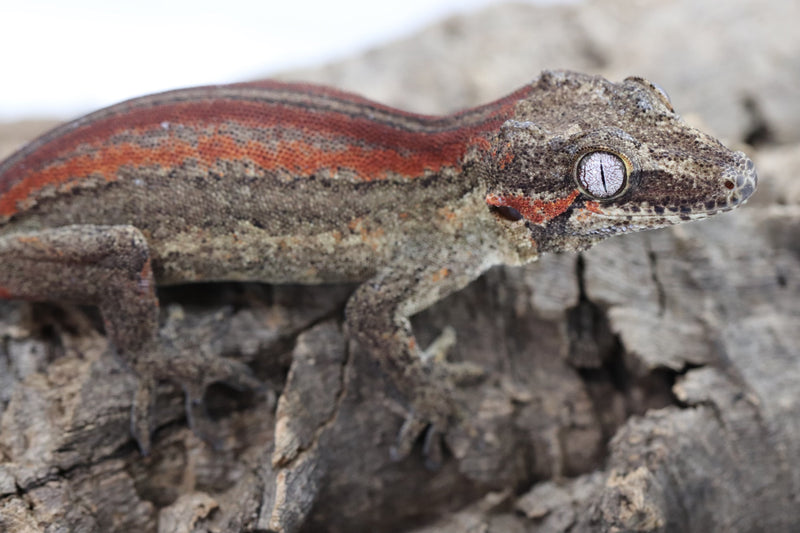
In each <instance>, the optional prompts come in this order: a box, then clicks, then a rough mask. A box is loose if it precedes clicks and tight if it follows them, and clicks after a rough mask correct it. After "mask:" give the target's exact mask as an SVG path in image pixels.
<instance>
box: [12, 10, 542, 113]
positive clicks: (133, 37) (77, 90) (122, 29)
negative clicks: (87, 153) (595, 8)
mask: <svg viewBox="0 0 800 533" xmlns="http://www.w3.org/2000/svg"><path fill="white" fill-rule="evenodd" d="M491 1H492V0H403V1H402V2H394V1H385V0H326V1H319V0H317V1H300V0H294V1H293V0H279V1H275V0H261V1H258V0H175V1H170V0H136V1H132V2H121V1H120V2H110V1H108V0H66V1H65V0H0V65H2V67H1V70H0V72H2V77H1V78H0V120H2V121H8V120H16V119H21V118H31V117H51V118H59V119H66V118H70V117H74V116H76V115H79V114H82V113H85V112H87V111H90V110H92V109H96V108H98V107H102V106H105V105H108V104H111V103H114V102H117V101H120V100H123V99H126V98H130V97H133V96H139V95H142V94H146V93H151V92H155V91H160V90H165V89H170V88H175V87H183V86H189V85H200V84H207V83H226V82H230V81H241V80H245V79H253V78H256V77H263V76H267V75H269V73H271V72H275V71H278V70H281V69H287V68H293V67H299V66H308V65H313V64H317V63H321V62H324V61H328V60H331V59H336V58H339V57H344V56H347V55H349V54H353V53H355V52H357V51H359V50H362V49H365V48H369V47H371V46H375V45H377V44H379V43H382V42H385V41H388V40H391V39H396V38H399V37H403V36H407V35H409V34H411V33H413V32H414V31H417V30H419V29H420V28H422V27H424V26H425V25H427V24H430V23H432V22H434V21H436V20H438V19H440V18H442V17H444V16H447V15H452V14H454V13H458V12H466V11H471V10H476V9H479V8H480V7H482V6H485V5H486V4H489V3H491ZM529 1H530V0H529ZM539 2H540V3H542V2H541V0H539Z"/></svg>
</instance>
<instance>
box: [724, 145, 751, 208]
mask: <svg viewBox="0 0 800 533" xmlns="http://www.w3.org/2000/svg"><path fill="white" fill-rule="evenodd" d="M723 178H724V179H723V182H722V183H723V186H724V187H725V188H726V189H727V190H728V193H727V197H728V204H729V205H730V206H731V207H734V206H737V205H741V204H743V203H744V202H746V201H747V199H748V198H750V196H752V194H753V193H754V192H755V190H756V186H757V184H758V174H757V173H756V167H755V165H754V164H753V161H752V160H751V159H750V158H749V157H747V156H746V155H745V154H744V152H734V163H733V164H732V165H730V166H729V167H728V168H727V169H726V170H725V172H724V173H723Z"/></svg>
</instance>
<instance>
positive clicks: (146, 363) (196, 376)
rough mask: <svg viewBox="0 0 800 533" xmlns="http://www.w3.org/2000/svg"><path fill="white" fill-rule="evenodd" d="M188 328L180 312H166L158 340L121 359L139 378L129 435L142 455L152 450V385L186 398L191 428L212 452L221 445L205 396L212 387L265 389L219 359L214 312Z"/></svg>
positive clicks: (237, 364)
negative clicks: (173, 387)
mask: <svg viewBox="0 0 800 533" xmlns="http://www.w3.org/2000/svg"><path fill="white" fill-rule="evenodd" d="M192 322H193V323H191V324H187V321H186V320H185V319H184V317H183V316H182V314H181V313H180V311H179V310H178V311H176V310H170V316H169V317H168V320H167V325H166V326H165V327H164V328H163V329H162V330H161V331H160V333H159V339H158V340H154V341H152V342H151V343H148V344H147V346H146V347H145V348H142V349H140V350H138V351H137V353H135V354H123V356H124V357H123V358H124V359H125V360H126V361H128V362H129V363H130V366H131V367H132V368H133V370H134V372H135V373H136V375H137V377H138V388H137V391H136V394H135V396H134V401H133V406H132V413H131V433H132V435H133V437H134V439H135V440H136V442H137V444H138V445H139V449H140V450H141V451H142V454H144V455H146V454H147V453H149V451H150V446H151V435H152V433H153V431H154V429H155V414H156V413H155V399H156V386H157V384H158V381H159V380H167V381H172V382H173V383H176V384H178V385H180V386H181V388H182V389H183V392H184V394H185V407H186V419H187V423H188V425H189V427H190V428H191V429H192V430H193V431H194V432H195V433H196V434H197V435H198V436H199V437H200V438H201V439H203V440H204V441H206V442H208V443H209V444H210V445H211V446H213V447H214V448H217V449H218V448H220V444H221V443H220V442H219V441H218V440H217V439H216V438H215V437H214V434H215V423H214V421H213V420H211V418H210V417H209V416H208V413H207V411H206V408H205V405H204V402H203V396H204V394H205V391H206V388H207V387H208V386H209V385H211V384H212V383H224V384H226V385H229V386H231V387H233V388H234V389H237V390H252V391H258V390H261V389H263V387H264V384H263V383H262V382H261V381H259V380H258V379H257V378H256V377H255V376H254V375H253V373H252V370H251V369H250V367H249V366H247V365H246V364H244V363H242V362H241V361H237V360H235V359H231V358H228V357H223V356H222V355H221V354H220V352H221V348H220V343H219V342H218V340H219V339H218V337H219V335H218V329H217V328H215V326H214V324H219V323H220V317H219V316H218V313H213V314H210V315H209V316H206V317H201V318H200V319H199V320H197V317H194V318H193V320H192Z"/></svg>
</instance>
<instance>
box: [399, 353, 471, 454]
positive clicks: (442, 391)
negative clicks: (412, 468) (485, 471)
mask: <svg viewBox="0 0 800 533" xmlns="http://www.w3.org/2000/svg"><path fill="white" fill-rule="evenodd" d="M423 361H424V363H423V365H422V366H423V371H424V374H425V375H426V376H427V379H426V380H424V382H423V385H418V386H417V387H416V388H415V392H414V395H413V397H412V398H413V399H412V402H411V408H410V409H409V411H408V412H407V414H406V418H405V420H404V421H403V425H402V426H401V427H400V431H399V432H398V434H397V439H396V441H395V444H394V446H392V448H391V449H390V457H391V459H392V460H393V461H399V460H401V459H403V458H405V457H407V456H408V455H409V454H410V453H411V450H412V449H413V447H414V445H415V444H416V443H417V441H418V439H419V437H420V436H422V453H423V456H424V458H425V466H426V467H428V468H429V469H432V470H435V469H438V468H439V467H440V466H441V464H442V461H443V456H444V443H443V440H444V436H445V435H446V433H447V430H448V428H450V427H451V426H452V424H465V423H467V420H466V419H465V417H463V416H460V414H459V410H458V409H457V405H456V402H455V399H454V398H453V391H454V390H455V388H456V386H457V385H464V384H467V383H474V382H475V381H476V380H479V379H480V378H481V377H482V376H484V375H485V371H484V370H483V369H482V368H481V367H480V366H478V365H475V364H473V363H450V362H447V361H445V360H444V357H443V356H439V357H427V358H425V359H424V360H423Z"/></svg>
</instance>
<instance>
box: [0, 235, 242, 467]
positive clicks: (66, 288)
mask: <svg viewBox="0 0 800 533" xmlns="http://www.w3.org/2000/svg"><path fill="white" fill-rule="evenodd" d="M0 297H2V298H4V299H9V300H10V299H19V300H30V301H65V302H72V303H78V304H86V305H94V306H97V307H98V308H99V309H100V313H101V315H102V317H103V322H104V324H105V329H106V334H107V336H108V337H109V339H110V340H111V342H112V344H113V345H114V347H115V348H116V350H117V353H118V354H119V356H120V359H122V361H123V362H124V363H125V365H126V366H127V367H128V368H129V369H131V370H133V372H134V373H135V374H136V375H137V377H138V379H139V387H138V390H137V392H136V394H135V398H134V399H133V409H132V410H133V415H132V419H131V430H132V433H133V436H134V438H135V439H136V440H137V442H138V443H139V446H140V449H141V450H142V452H144V453H147V452H148V451H149V448H150V435H151V431H152V429H153V417H152V414H153V403H154V399H155V384H156V383H157V380H158V379H171V380H173V381H177V382H178V383H180V384H181V385H183V386H184V390H188V391H189V392H190V398H191V402H190V403H191V404H194V403H196V398H197V396H198V395H199V394H200V393H198V392H197V391H198V390H201V388H202V389H204V387H205V386H206V385H207V384H209V383H210V382H213V381H224V382H229V383H233V384H236V383H237V382H238V383H239V384H243V385H245V387H247V388H249V387H250V386H251V385H254V381H255V378H252V375H249V369H248V368H247V367H246V365H243V364H242V363H238V362H235V361H232V360H228V359H224V358H218V357H217V358H215V357H210V355H209V354H208V353H205V352H204V351H203V350H198V349H195V352H196V353H195V354H192V353H191V352H192V349H191V347H190V349H188V350H184V349H175V348H176V346H179V345H180V343H179V342H177V341H176V338H175V337H174V336H173V338H172V339H170V336H169V335H165V336H164V335H160V334H159V327H158V318H159V304H158V298H157V296H156V292H155V281H154V278H153V272H152V269H151V264H150V250H149V247H148V244H147V240H146V239H145V237H144V235H142V233H141V231H139V230H138V229H137V228H135V227H133V226H125V225H119V226H100V225H91V224H84V225H72V226H63V227H59V228H50V229H44V230H39V231H30V232H24V233H13V234H7V235H2V236H0ZM165 341H167V342H165ZM170 341H172V346H170ZM176 343H177V344H176ZM198 354H199V357H198ZM189 418H190V421H195V420H196V418H197V417H196V414H195V413H189Z"/></svg>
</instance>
